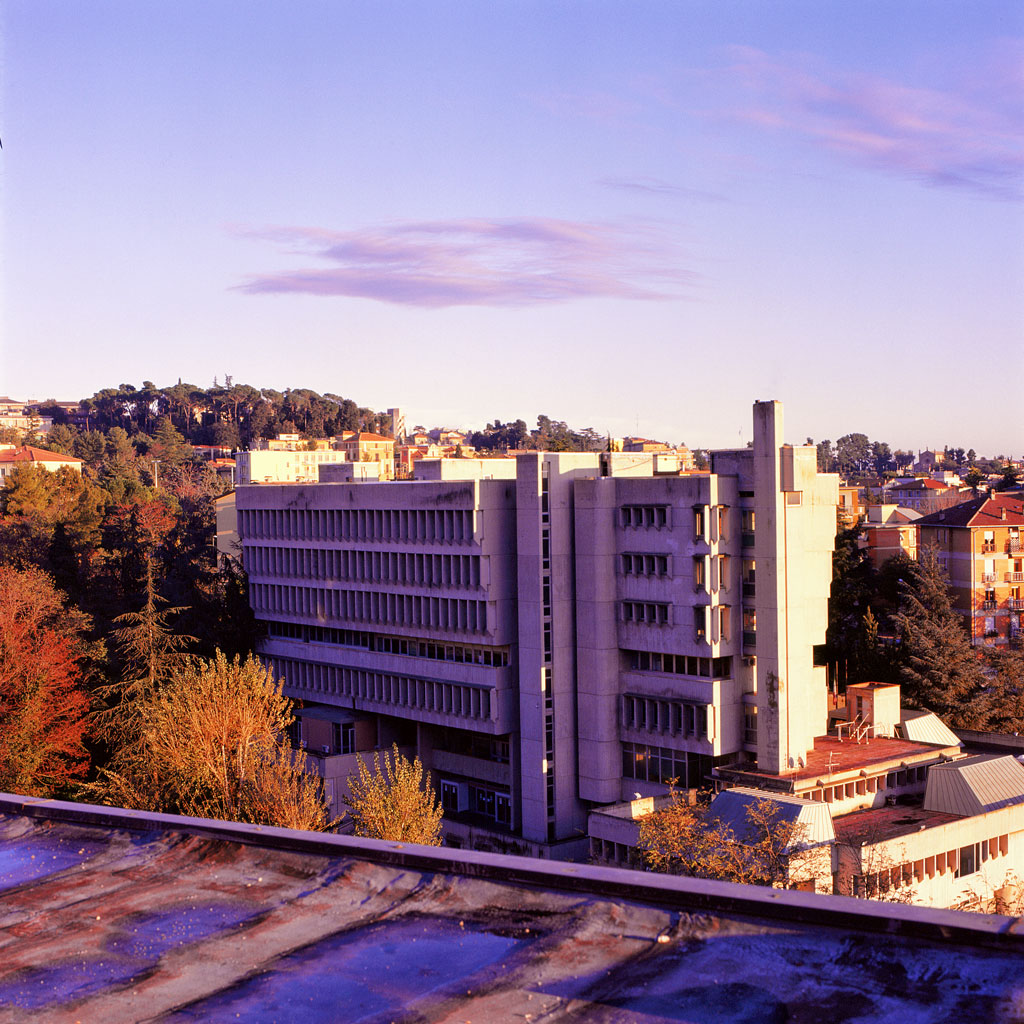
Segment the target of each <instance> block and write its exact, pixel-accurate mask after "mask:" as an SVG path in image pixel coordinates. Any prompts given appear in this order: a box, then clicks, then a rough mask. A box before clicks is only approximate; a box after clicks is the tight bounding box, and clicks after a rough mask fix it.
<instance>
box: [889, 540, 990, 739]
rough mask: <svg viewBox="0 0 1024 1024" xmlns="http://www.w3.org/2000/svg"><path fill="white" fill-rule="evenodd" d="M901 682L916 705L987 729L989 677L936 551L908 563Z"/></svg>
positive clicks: (900, 616)
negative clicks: (952, 594) (958, 608)
mask: <svg viewBox="0 0 1024 1024" xmlns="http://www.w3.org/2000/svg"><path fill="white" fill-rule="evenodd" d="M895 622H896V625H897V628H898V629H899V631H900V664H899V673H900V683H901V685H902V687H903V697H904V699H905V700H906V702H907V704H909V705H910V706H911V707H917V708H925V709H927V710H928V711H934V712H935V714H937V715H939V716H940V717H942V718H944V719H945V720H946V721H947V722H948V724H949V725H951V726H953V727H954V728H955V727H957V726H961V727H963V728H968V729H977V728H984V727H985V719H986V717H987V716H986V708H985V704H986V690H987V687H988V680H987V679H986V677H985V673H984V671H983V668H982V664H981V661H980V660H979V658H978V653H977V651H975V649H974V648H973V647H972V646H971V641H970V637H969V636H968V634H967V631H966V630H965V628H964V623H963V617H962V616H961V615H960V614H959V612H957V611H956V610H955V609H954V608H953V606H952V603H951V601H950V597H949V583H948V578H947V576H946V573H945V571H944V570H943V568H942V566H941V565H940V563H939V560H938V557H937V555H936V553H935V551H934V550H933V549H930V548H926V549H925V550H924V551H922V552H921V555H920V559H919V561H917V562H908V563H907V578H905V579H904V580H903V585H902V601H901V604H900V610H899V612H897V614H896V616H895Z"/></svg>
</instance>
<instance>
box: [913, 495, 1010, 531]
mask: <svg viewBox="0 0 1024 1024" xmlns="http://www.w3.org/2000/svg"><path fill="white" fill-rule="evenodd" d="M917 525H918V526H970V527H995V526H1024V500H1022V499H1021V497H1020V495H1014V494H1000V493H996V494H993V495H991V496H990V497H987V498H975V499H974V500H973V501H965V502H962V503H961V504H959V505H954V506H952V508H947V509H944V510H943V511H941V512H933V513H932V514H931V515H927V516H924V517H923V518H921V519H919V520H918V521H917Z"/></svg>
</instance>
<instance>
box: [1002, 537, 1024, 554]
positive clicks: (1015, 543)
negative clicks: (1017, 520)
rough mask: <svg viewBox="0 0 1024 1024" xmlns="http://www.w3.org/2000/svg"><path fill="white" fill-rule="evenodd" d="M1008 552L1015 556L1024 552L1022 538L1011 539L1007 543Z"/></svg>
mask: <svg viewBox="0 0 1024 1024" xmlns="http://www.w3.org/2000/svg"><path fill="white" fill-rule="evenodd" d="M1006 550H1007V551H1008V552H1010V554H1014V555H1015V554H1017V553H1018V552H1020V551H1022V550H1024V548H1022V547H1021V542H1020V537H1011V538H1010V539H1009V540H1008V541H1007V542H1006Z"/></svg>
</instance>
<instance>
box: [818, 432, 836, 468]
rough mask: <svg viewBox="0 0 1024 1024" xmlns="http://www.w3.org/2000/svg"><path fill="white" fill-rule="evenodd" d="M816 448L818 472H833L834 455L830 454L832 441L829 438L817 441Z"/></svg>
mask: <svg viewBox="0 0 1024 1024" xmlns="http://www.w3.org/2000/svg"><path fill="white" fill-rule="evenodd" d="M817 449H818V472H819V473H833V472H835V456H833V454H832V442H831V441H829V440H827V439H826V440H824V441H819V442H818V444H817Z"/></svg>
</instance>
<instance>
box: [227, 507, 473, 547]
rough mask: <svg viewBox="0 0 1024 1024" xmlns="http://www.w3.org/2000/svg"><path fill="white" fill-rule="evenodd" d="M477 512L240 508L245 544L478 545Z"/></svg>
mask: <svg viewBox="0 0 1024 1024" xmlns="http://www.w3.org/2000/svg"><path fill="white" fill-rule="evenodd" d="M473 526H474V524H473V510H472V509H436V510H435V509H373V508H359V509H355V508H353V509H299V508H273V509H265V508H256V509H239V511H238V532H239V534H240V535H241V536H242V537H243V539H245V540H248V539H249V538H251V537H257V538H265V539H269V538H277V539H281V540H367V541H417V542H419V541H422V542H431V541H434V542H436V541H447V542H448V543H452V544H468V543H471V542H472V541H473Z"/></svg>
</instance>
